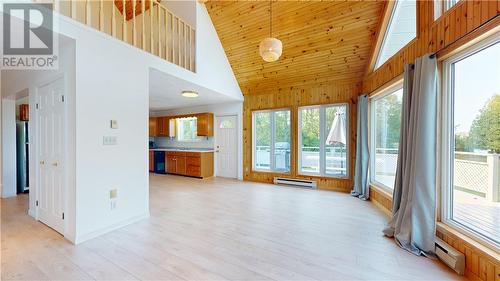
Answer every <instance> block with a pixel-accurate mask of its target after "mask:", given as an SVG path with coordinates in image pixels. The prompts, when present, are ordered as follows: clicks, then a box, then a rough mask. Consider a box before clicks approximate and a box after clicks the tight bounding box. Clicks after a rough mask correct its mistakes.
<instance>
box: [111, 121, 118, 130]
mask: <svg viewBox="0 0 500 281" xmlns="http://www.w3.org/2000/svg"><path fill="white" fill-rule="evenodd" d="M110 123H111V124H110V125H111V129H118V120H111V122H110Z"/></svg>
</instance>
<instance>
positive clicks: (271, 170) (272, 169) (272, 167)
mask: <svg viewBox="0 0 500 281" xmlns="http://www.w3.org/2000/svg"><path fill="white" fill-rule="evenodd" d="M277 111H288V112H290V153H292V149H291V147H292V109H291V108H288V107H285V108H273V109H263V110H252V172H259V173H281V174H290V173H291V170H292V157H290V164H289V165H290V169H289V170H288V171H282V170H275V166H276V165H275V157H274V147H275V141H274V140H275V129H276V123H275V117H274V113H275V112H277ZM256 113H270V114H271V145H270V152H269V157H270V158H271V159H269V170H264V169H258V168H256V167H255V158H256V157H255V156H256V155H257V154H256V150H255V148H256V134H255V114H256Z"/></svg>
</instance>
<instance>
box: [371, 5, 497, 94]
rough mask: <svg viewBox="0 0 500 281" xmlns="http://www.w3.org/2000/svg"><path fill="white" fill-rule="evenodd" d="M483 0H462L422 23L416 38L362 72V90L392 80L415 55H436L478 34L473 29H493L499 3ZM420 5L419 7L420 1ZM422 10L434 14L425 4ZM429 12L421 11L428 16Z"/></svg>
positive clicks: (372, 88) (457, 46) (376, 86)
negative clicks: (488, 2) (493, 3)
mask: <svg viewBox="0 0 500 281" xmlns="http://www.w3.org/2000/svg"><path fill="white" fill-rule="evenodd" d="M426 2H429V3H428V5H432V3H430V2H431V1H426ZM483 2H487V1H473V0H462V1H460V2H458V3H457V4H456V5H455V6H454V7H453V8H452V9H450V10H448V11H447V12H446V13H444V14H443V15H442V16H441V17H439V18H438V19H437V20H436V21H434V22H432V23H428V24H426V26H425V25H424V26H422V27H421V32H420V34H419V36H417V38H415V39H414V40H413V41H411V42H410V43H408V44H407V45H406V46H405V47H403V48H402V49H401V50H400V51H399V52H398V53H396V54H395V55H394V56H392V57H391V58H390V59H389V60H387V61H386V62H385V63H384V64H383V65H381V66H380V67H379V68H378V69H377V70H375V71H373V72H371V73H369V74H367V75H366V76H365V78H364V80H363V92H364V93H371V92H372V91H374V90H375V89H377V88H379V87H380V86H382V85H384V84H385V83H387V82H388V81H391V80H392V79H393V78H394V77H396V76H398V75H400V74H401V73H403V67H404V65H405V64H408V63H412V62H413V61H414V60H415V58H417V57H419V56H422V55H424V54H425V53H438V57H439V56H440V55H441V54H440V53H439V52H440V51H441V50H444V49H446V48H450V49H447V50H448V51H446V52H451V51H452V49H457V48H459V47H460V46H461V45H463V44H465V42H464V41H470V40H472V39H473V38H475V37H477V36H479V35H478V34H476V33H474V31H475V30H476V29H480V30H483V32H484V29H492V28H493V27H495V26H497V25H498V24H499V23H498V20H497V19H495V18H496V17H497V16H498V14H499V13H500V8H499V7H500V6H499V5H498V3H500V1H496V2H497V5H496V6H495V5H484V4H483ZM419 6H420V7H421V5H419ZM424 12H426V13H432V14H433V11H432V9H429V8H426V9H425V11H424ZM430 16H431V15H422V17H424V18H427V19H428V18H429V17H430ZM484 25H488V26H490V28H488V27H483V26H484ZM491 26H493V27H491ZM471 33H473V34H471ZM479 33H480V32H479ZM469 34H471V35H469ZM470 37H472V38H470ZM462 38H463V39H462Z"/></svg>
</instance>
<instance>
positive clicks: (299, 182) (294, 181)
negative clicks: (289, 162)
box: [274, 177, 316, 188]
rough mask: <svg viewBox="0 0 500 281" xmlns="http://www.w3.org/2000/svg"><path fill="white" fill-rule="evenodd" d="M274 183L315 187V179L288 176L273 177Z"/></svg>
mask: <svg viewBox="0 0 500 281" xmlns="http://www.w3.org/2000/svg"><path fill="white" fill-rule="evenodd" d="M274 184H286V185H292V186H300V187H305V188H316V181H312V180H301V179H289V178H279V177H275V178H274Z"/></svg>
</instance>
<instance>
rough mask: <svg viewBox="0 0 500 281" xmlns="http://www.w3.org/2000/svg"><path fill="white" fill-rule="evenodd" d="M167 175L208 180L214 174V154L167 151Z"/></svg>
mask: <svg viewBox="0 0 500 281" xmlns="http://www.w3.org/2000/svg"><path fill="white" fill-rule="evenodd" d="M165 157H166V159H167V161H166V162H167V173H169V174H176V175H183V176H190V177H197V178H206V177H211V176H213V174H214V153H213V152H178V151H167V153H166V156H165Z"/></svg>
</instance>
